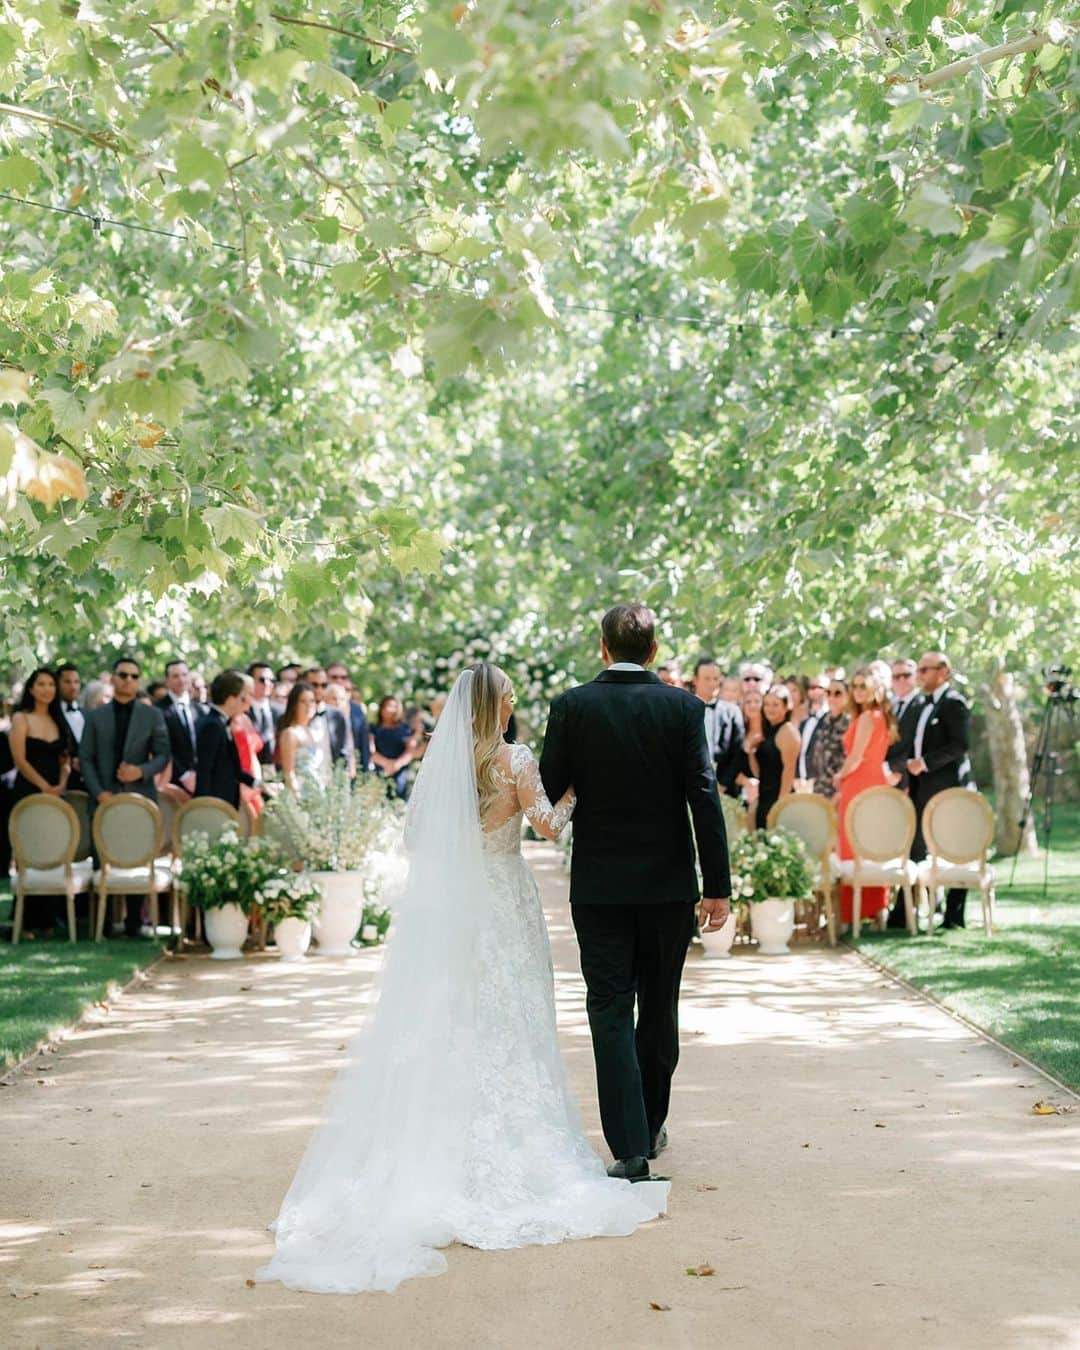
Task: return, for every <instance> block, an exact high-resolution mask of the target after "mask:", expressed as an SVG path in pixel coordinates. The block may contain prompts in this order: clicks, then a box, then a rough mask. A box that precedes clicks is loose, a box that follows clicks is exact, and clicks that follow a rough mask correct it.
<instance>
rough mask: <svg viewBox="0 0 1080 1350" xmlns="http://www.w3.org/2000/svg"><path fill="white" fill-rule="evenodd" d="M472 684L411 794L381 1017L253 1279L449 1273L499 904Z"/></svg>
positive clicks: (314, 1286) (315, 1139)
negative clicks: (486, 964)
mask: <svg viewBox="0 0 1080 1350" xmlns="http://www.w3.org/2000/svg"><path fill="white" fill-rule="evenodd" d="M472 684H473V675H472V672H471V671H465V672H464V673H463V674H462V675H461V676H459V678H458V680H457V682H456V683H455V685H454V687H453V690H452V692H451V694H450V697H449V699H448V701H447V704H446V707H445V709H444V711H443V714H442V716H441V717H440V718H439V722H438V725H437V727H436V729H435V732H434V735H433V736H432V738H431V743H430V745H429V746H428V750H427V753H426V754H425V756H424V760H423V763H422V765H421V768H420V774H419V777H418V778H417V780H416V784H415V787H414V789H413V794H412V798H411V801H410V804H409V808H408V812H407V816H406V825H405V847H406V850H407V854H408V873H407V877H406V879H405V881H404V883H403V885H402V888H401V891H400V893H399V894H398V895H397V896H396V897H395V898H394V900H393V910H394V922H393V928H392V930H391V937H390V941H389V944H388V950H387V953H386V960H385V964H384V967H383V973H382V979H381V984H380V993H379V1001H378V1005H377V1007H376V1009H375V1012H374V1014H373V1016H372V1018H371V1020H370V1022H369V1023H368V1025H366V1026H365V1027H364V1028H363V1029H362V1030H361V1031H360V1032H359V1033H358V1034H357V1036H356V1037H354V1039H353V1042H352V1044H351V1045H350V1047H349V1059H348V1061H347V1063H346V1065H345V1067H344V1068H343V1069H342V1070H341V1072H340V1073H339V1075H338V1077H337V1079H336V1080H335V1082H334V1085H333V1087H332V1089H331V1092H330V1095H329V1098H328V1101H327V1105H326V1116H325V1120H324V1123H323V1124H322V1125H321V1126H320V1127H319V1128H318V1129H317V1130H316V1131H315V1133H314V1135H313V1136H312V1138H311V1141H310V1143H309V1144H308V1148H307V1151H306V1153H305V1155H304V1158H303V1161H302V1163H301V1165H300V1168H299V1170H298V1171H297V1173H296V1176H295V1178H294V1179H293V1183H292V1185H291V1187H290V1188H289V1192H288V1194H287V1195H286V1197H285V1200H284V1203H283V1204H282V1207H281V1212H280V1214H279V1216H278V1219H277V1221H276V1223H275V1225H274V1229H275V1232H276V1235H277V1250H276V1252H275V1255H274V1257H273V1258H272V1260H271V1261H270V1262H269V1264H268V1265H267V1266H265V1267H264V1268H263V1269H262V1270H261V1271H260V1272H259V1278H260V1279H267V1280H281V1281H282V1282H283V1283H284V1284H286V1285H289V1286H291V1287H293V1288H303V1289H308V1290H324V1291H326V1292H339V1291H340V1292H344V1291H347V1290H355V1289H358V1288H359V1289H364V1288H366V1289H393V1288H395V1287H396V1286H397V1285H398V1284H399V1283H400V1282H401V1281H402V1280H404V1279H407V1278H409V1277H411V1276H415V1275H434V1274H438V1273H439V1272H441V1271H442V1270H444V1269H445V1268H446V1262H445V1259H444V1258H443V1256H442V1255H441V1253H440V1252H439V1251H437V1250H436V1248H437V1247H439V1246H443V1245H446V1243H447V1242H448V1241H449V1240H450V1239H451V1238H452V1236H453V1234H452V1233H451V1232H448V1231H447V1221H446V1215H447V1213H448V1209H449V1208H450V1207H452V1203H453V1197H454V1196H456V1195H458V1194H459V1193H460V1190H461V1184H462V1170H463V1168H464V1163H465V1149H466V1146H467V1143H468V1140H467V1136H466V1131H464V1130H463V1129H462V1121H463V1119H467V1112H468V1110H469V1108H470V1103H471V1102H472V1101H473V1100H474V1083H475V1075H476V1054H477V1048H478V1045H477V1007H476V998H477V983H478V981H477V979H476V978H475V973H474V963H475V959H476V958H475V953H476V951H477V947H478V943H477V940H476V939H477V936H478V934H479V933H480V932H481V930H482V926H483V925H484V924H485V923H486V922H487V920H488V917H489V914H488V911H489V908H490V906H491V904H492V893H491V887H490V885H489V884H488V882H487V880H486V877H485V872H484V866H483V851H482V840H481V833H480V818H479V805H478V798H477V790H476V770H475V763H474V750H473V733H472Z"/></svg>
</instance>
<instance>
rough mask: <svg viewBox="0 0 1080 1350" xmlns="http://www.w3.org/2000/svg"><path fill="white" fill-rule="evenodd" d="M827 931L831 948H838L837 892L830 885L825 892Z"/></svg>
mask: <svg viewBox="0 0 1080 1350" xmlns="http://www.w3.org/2000/svg"><path fill="white" fill-rule="evenodd" d="M824 895H825V931H826V933H827V934H828V935H829V946H830V947H835V946H836V926H837V925H836V891H835V889H834V888H833V886H832V884H831V883H830V884H829V885H828V886H826V888H825V891H824Z"/></svg>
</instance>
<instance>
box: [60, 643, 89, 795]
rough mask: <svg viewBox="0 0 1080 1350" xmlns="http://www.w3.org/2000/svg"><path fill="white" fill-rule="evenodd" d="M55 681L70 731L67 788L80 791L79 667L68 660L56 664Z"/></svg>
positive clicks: (80, 714)
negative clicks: (69, 761) (58, 664)
mask: <svg viewBox="0 0 1080 1350" xmlns="http://www.w3.org/2000/svg"><path fill="white" fill-rule="evenodd" d="M56 683H57V687H58V688H59V690H60V711H61V712H62V713H63V715H64V721H65V722H66V723H67V726H68V730H69V731H70V732H71V747H72V758H71V774H70V776H69V777H68V785H67V790H68V791H69V792H82V791H83V790H84V787H83V780H82V775H81V774H80V773H79V759H78V749H79V741H80V740H81V739H82V733H83V724H84V719H85V713H84V712H83V708H82V704H81V703H80V702H79V695H80V693H81V692H82V680H81V678H80V676H79V667H78V666H73V665H72V664H71V662H70V661H69V662H66V663H65V664H64V665H62V666H57V668H56Z"/></svg>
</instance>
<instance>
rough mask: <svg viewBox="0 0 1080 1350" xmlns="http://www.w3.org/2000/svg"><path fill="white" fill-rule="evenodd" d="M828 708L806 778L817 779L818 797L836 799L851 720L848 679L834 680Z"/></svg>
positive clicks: (815, 738)
mask: <svg viewBox="0 0 1080 1350" xmlns="http://www.w3.org/2000/svg"><path fill="white" fill-rule="evenodd" d="M827 698H828V710H827V711H826V713H825V716H824V717H822V718H820V719H819V721H818V724H817V727H816V728H815V730H814V734H813V736H812V737H811V738H810V745H809V748H808V749H807V751H806V770H807V771H806V773H805V774H804V775H803V776H804V777H806V778H810V779H812V780H813V784H814V786H813V788H812V791H813V792H814V794H815V796H818V797H826V798H828V799H829V801H832V800H833V799H834V798H835V797H836V793H837V786H836V775H837V774H838V773H839V772H840V769H841V767H842V765H843V763H844V759H845V758H846V755H847V752H846V751H845V749H844V735H845V733H846V732H847V729H848V723H849V721H850V719H849V717H848V713H847V700H848V687H847V682H846V681H845V680H830V681H829V689H828V694H827Z"/></svg>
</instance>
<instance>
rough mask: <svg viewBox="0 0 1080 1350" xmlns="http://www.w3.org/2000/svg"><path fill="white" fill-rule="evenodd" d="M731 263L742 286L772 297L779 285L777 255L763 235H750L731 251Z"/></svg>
mask: <svg viewBox="0 0 1080 1350" xmlns="http://www.w3.org/2000/svg"><path fill="white" fill-rule="evenodd" d="M731 261H732V263H733V264H734V267H735V276H736V278H737V279H738V281H739V284H740V286H742V287H744V289H746V290H750V291H764V292H765V293H766V294H767V295H771V294H772V293H773V292H774V291H775V290H776V288H777V286H778V285H779V280H780V272H779V268H778V266H777V261H776V254H775V253H774V252H773V250H772V249H771V248H770V247H769V243H768V241H767V240H766V239H765V238H764V237H763V236H762V235H754V234H752V235H748V236H747V238H745V239H742V240H740V241H739V243H737V244H736V245H735V247H734V248H733V249H732V250H731Z"/></svg>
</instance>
